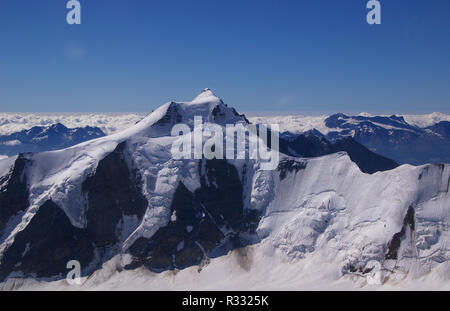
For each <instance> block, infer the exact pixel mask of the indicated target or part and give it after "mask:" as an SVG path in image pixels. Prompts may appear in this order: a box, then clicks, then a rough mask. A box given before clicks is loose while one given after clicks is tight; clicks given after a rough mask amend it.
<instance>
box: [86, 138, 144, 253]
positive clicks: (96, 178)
mask: <svg viewBox="0 0 450 311" xmlns="http://www.w3.org/2000/svg"><path fill="white" fill-rule="evenodd" d="M124 149H125V143H121V144H119V145H118V146H117V148H116V149H115V150H114V151H113V152H112V153H110V154H109V155H108V156H106V157H105V158H104V159H103V160H101V161H100V162H99V164H98V166H97V169H96V170H95V172H94V173H93V174H91V175H90V176H89V177H88V178H87V179H86V180H85V181H84V182H83V186H82V192H83V193H85V194H86V195H87V200H88V208H87V212H86V218H87V231H88V236H89V239H90V240H91V241H92V242H93V243H94V245H95V246H97V247H106V246H112V245H114V244H116V243H117V242H119V236H120V232H119V231H120V229H119V228H120V227H121V224H122V223H123V217H124V216H137V217H138V219H142V216H143V215H144V213H145V210H146V208H147V205H148V202H147V200H146V199H145V197H144V195H143V194H142V189H141V179H140V178H139V176H137V174H136V173H135V172H133V173H131V172H130V170H129V169H128V166H127V163H126V162H125V160H124ZM121 222H122V223H121Z"/></svg>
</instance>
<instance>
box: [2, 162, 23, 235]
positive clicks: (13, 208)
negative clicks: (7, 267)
mask: <svg viewBox="0 0 450 311" xmlns="http://www.w3.org/2000/svg"><path fill="white" fill-rule="evenodd" d="M28 162H29V160H27V159H26V158H25V156H24V155H19V156H18V157H17V160H16V162H15V163H14V166H13V169H12V170H11V172H10V173H9V174H8V175H6V176H4V177H3V178H0V236H1V234H2V232H3V230H4V229H5V225H6V223H7V222H8V220H9V219H10V218H11V217H13V216H14V215H16V214H17V213H19V212H20V211H24V210H25V209H27V208H28V188H27V178H26V176H25V172H24V171H25V167H26V165H27V163H28Z"/></svg>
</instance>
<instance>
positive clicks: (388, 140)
mask: <svg viewBox="0 0 450 311" xmlns="http://www.w3.org/2000/svg"><path fill="white" fill-rule="evenodd" d="M325 125H326V127H328V128H329V129H330V131H329V132H328V133H327V135H326V137H327V138H328V139H330V140H331V141H334V140H337V139H340V138H343V137H349V136H350V137H353V138H354V139H355V140H356V141H358V142H359V143H361V144H363V145H364V146H366V147H367V148H369V149H370V150H372V151H373V152H376V153H378V154H380V155H383V156H385V157H388V158H391V159H394V160H395V161H397V162H398V163H401V164H406V163H408V164H413V165H421V164H426V163H450V122H448V121H441V122H439V123H437V124H434V125H432V126H428V127H425V128H420V127H418V126H413V125H410V124H409V123H408V122H406V121H405V119H404V118H403V117H398V116H394V115H393V116H390V117H380V116H374V117H366V116H347V115H344V114H335V115H332V116H330V117H328V118H327V119H326V120H325Z"/></svg>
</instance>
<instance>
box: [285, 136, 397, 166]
mask: <svg viewBox="0 0 450 311" xmlns="http://www.w3.org/2000/svg"><path fill="white" fill-rule="evenodd" d="M320 135H321V134H320V133H319V132H317V131H316V132H311V133H309V134H307V135H304V134H299V135H296V134H291V133H282V134H281V136H280V151H281V152H283V153H285V154H287V155H290V156H294V157H306V158H311V157H319V156H324V155H327V154H332V153H336V152H339V151H345V152H347V154H348V155H349V157H350V159H351V160H352V161H353V162H355V164H356V165H358V167H359V169H360V170H361V171H362V172H364V173H368V174H373V173H376V172H381V171H388V170H392V169H394V168H396V167H398V164H397V163H396V162H395V161H393V160H391V159H388V158H385V157H383V156H381V155H378V154H376V153H374V152H372V151H370V150H369V149H367V148H366V147H364V146H363V145H361V144H360V143H358V142H357V141H356V140H354V139H353V138H352V137H344V138H342V139H338V140H336V141H335V142H334V143H331V142H329V141H328V140H326V139H325V138H324V137H323V136H320Z"/></svg>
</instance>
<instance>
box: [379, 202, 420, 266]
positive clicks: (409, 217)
mask: <svg viewBox="0 0 450 311" xmlns="http://www.w3.org/2000/svg"><path fill="white" fill-rule="evenodd" d="M414 214H415V213H414V208H413V207H412V206H410V207H409V208H408V211H407V212H406V216H405V218H404V220H403V226H402V230H401V231H400V232H397V233H396V234H394V236H393V237H392V240H391V242H390V243H389V246H388V251H387V254H386V256H385V258H386V259H394V260H397V259H398V250H399V249H400V245H401V243H402V240H403V239H404V238H405V235H406V229H407V228H408V227H409V228H410V229H411V231H414V230H415V220H414Z"/></svg>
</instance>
